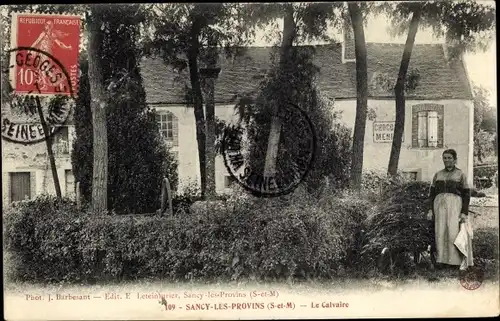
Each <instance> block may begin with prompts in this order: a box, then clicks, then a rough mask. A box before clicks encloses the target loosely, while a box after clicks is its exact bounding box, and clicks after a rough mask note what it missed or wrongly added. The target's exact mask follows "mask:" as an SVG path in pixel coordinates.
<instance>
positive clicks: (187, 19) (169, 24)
mask: <svg viewBox="0 0 500 321" xmlns="http://www.w3.org/2000/svg"><path fill="white" fill-rule="evenodd" d="M240 6H241V5H239V4H222V3H218V4H201V3H200V4H156V5H153V6H152V10H150V13H151V15H150V16H149V19H150V21H151V25H152V26H153V30H154V31H153V35H152V37H151V38H150V39H149V41H146V42H145V51H146V53H148V54H158V55H160V56H161V57H162V58H163V60H164V61H165V63H166V64H168V65H170V66H172V67H174V68H175V69H176V70H177V71H178V72H180V73H181V72H182V71H183V70H184V69H186V68H187V69H188V71H189V83H190V86H188V88H187V89H188V95H187V97H189V104H190V105H191V106H192V107H193V111H194V116H195V122H196V140H197V145H198V159H199V163H200V187H201V194H202V197H205V194H206V188H207V159H206V143H207V133H206V130H207V127H206V119H205V112H204V109H203V92H202V88H201V79H200V70H199V69H200V63H201V62H203V63H204V64H206V63H207V61H206V60H204V58H205V59H208V57H210V58H209V59H214V58H215V57H218V54H219V51H218V50H216V51H215V52H216V53H214V50H213V48H214V46H217V47H219V48H225V49H226V50H225V53H226V54H227V55H228V56H231V55H234V54H236V53H237V52H238V50H234V49H238V46H240V45H242V44H244V43H245V39H246V36H247V35H248V33H247V32H246V31H245V30H243V29H241V28H240V27H239V20H240V19H241V18H242V16H241V14H240V13H239V11H238V8H239V7H240ZM214 55H215V57H214ZM210 110H211V109H210ZM210 119H212V116H211V115H210ZM212 127H213V128H214V130H215V127H214V126H209V128H212ZM209 137H212V135H209ZM210 155H211V156H210V157H214V156H212V155H215V154H213V153H211V154H210ZM213 168H214V167H211V169H212V170H213ZM211 188H214V185H213V184H211ZM211 194H213V191H212V192H211Z"/></svg>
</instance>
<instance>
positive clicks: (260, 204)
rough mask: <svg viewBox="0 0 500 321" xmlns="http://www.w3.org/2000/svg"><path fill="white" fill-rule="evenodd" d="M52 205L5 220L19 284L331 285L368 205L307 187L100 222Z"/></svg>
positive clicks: (34, 205) (29, 207)
mask: <svg viewBox="0 0 500 321" xmlns="http://www.w3.org/2000/svg"><path fill="white" fill-rule="evenodd" d="M297 200H299V201H297ZM51 202H54V201H53V200H47V201H39V200H36V201H30V202H27V203H26V205H25V207H23V209H22V210H19V209H18V208H15V209H13V210H12V212H10V213H9V214H8V215H7V216H6V222H5V223H6V246H7V247H6V250H7V251H8V252H9V253H11V254H12V256H13V258H14V268H13V269H12V272H13V273H14V275H13V277H14V278H15V279H20V280H30V281H35V280H36V281H45V282H50V281H68V282H69V281H79V282H91V281H98V280H101V281H102V280H116V279H118V280H123V279H132V278H144V277H159V278H167V279H173V280H184V279H197V278H203V279H205V280H209V279H223V280H231V279H233V280H236V279H248V278H251V279H259V280H278V279H286V278H314V277H316V278H330V277H334V276H338V275H343V274H344V273H345V268H346V266H348V254H349V253H350V251H349V249H350V248H351V247H352V242H353V240H354V236H355V235H356V234H357V233H358V232H359V231H358V229H359V223H360V222H361V221H362V220H363V219H364V217H365V213H366V210H367V208H368V204H367V203H366V202H364V201H362V200H356V199H352V198H351V197H349V198H343V197H339V195H336V194H332V193H331V192H330V193H325V194H324V195H323V196H322V197H321V198H320V199H317V198H314V197H312V196H311V195H310V194H308V193H307V192H306V191H305V190H304V189H298V190H296V191H295V193H294V195H289V196H286V197H281V198H273V199H266V200H262V199H256V198H253V197H251V196H248V195H247V194H243V193H238V194H233V195H232V196H231V197H230V198H229V199H228V200H227V201H226V202H223V203H220V204H218V205H208V206H206V207H200V208H198V209H197V210H195V211H192V213H190V215H174V216H171V217H157V216H151V217H143V216H93V215H87V214H86V213H75V212H74V210H73V208H72V207H70V208H68V207H60V208H59V209H57V210H55V209H54V206H48V205H40V204H49V205H50V204H51ZM70 213H71V214H70ZM49 217H50V219H49V220H47V218H49ZM42 222H43V224H42Z"/></svg>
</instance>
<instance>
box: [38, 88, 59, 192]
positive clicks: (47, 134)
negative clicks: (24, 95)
mask: <svg viewBox="0 0 500 321" xmlns="http://www.w3.org/2000/svg"><path fill="white" fill-rule="evenodd" d="M35 100H36V109H37V111H38V116H39V117H40V124H41V125H42V128H43V134H44V135H45V144H46V145H47V154H48V155H49V162H50V169H51V170H52V178H53V180H54V188H55V190H56V196H57V198H62V194H61V184H60V183H59V176H58V175H57V167H56V159H55V157H54V152H53V151H52V146H53V142H54V137H53V136H52V135H50V131H49V126H47V122H45V118H44V117H43V113H42V104H41V103H40V97H38V96H35Z"/></svg>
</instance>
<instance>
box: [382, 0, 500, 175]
mask: <svg viewBox="0 0 500 321" xmlns="http://www.w3.org/2000/svg"><path fill="white" fill-rule="evenodd" d="M380 11H381V12H383V13H385V14H387V15H388V16H389V17H390V19H391V22H392V26H393V33H394V34H396V35H397V34H399V35H402V34H407V41H406V44H405V49H404V52H403V57H402V60H401V65H400V70H399V73H398V76H397V80H396V86H395V87H394V93H395V96H396V122H395V126H394V135H393V137H394V138H393V143H392V149H391V156H390V160H389V166H388V174H389V175H395V174H396V173H397V169H398V162H399V155H400V151H401V142H402V138H403V132H404V118H405V94H404V91H405V86H404V81H405V79H406V74H407V72H408V65H409V64H410V59H411V52H412V48H413V46H414V43H415V35H416V33H417V31H418V27H419V22H420V25H421V26H422V27H429V28H431V30H432V31H433V33H434V34H435V35H436V36H438V37H445V39H446V41H447V47H448V50H447V55H448V58H449V59H450V60H452V59H456V58H459V57H460V56H461V55H462V54H463V53H464V52H465V51H467V50H469V51H475V50H478V49H480V50H485V49H486V48H487V47H488V45H489V43H490V42H491V37H492V35H493V33H494V28H495V12H496V11H495V8H494V7H493V6H491V5H484V4H478V3H477V2H476V1H471V0H467V1H461V2H456V1H449V0H447V1H425V2H419V3H412V2H398V3H384V4H382V5H381V6H380V7H378V9H377V12H380ZM410 17H411V21H410V22H409V20H410Z"/></svg>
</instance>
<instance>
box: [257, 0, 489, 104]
mask: <svg viewBox="0 0 500 321" xmlns="http://www.w3.org/2000/svg"><path fill="white" fill-rule="evenodd" d="M478 2H481V1H478ZM490 3H491V2H490ZM388 26H389V25H388V23H387V20H386V19H384V17H377V18H371V19H369V20H368V25H367V26H366V27H365V29H364V31H365V38H366V41H367V42H383V43H405V42H406V36H401V37H397V38H392V37H391V36H390V35H389V33H388V32H387V30H386V28H387V27H388ZM280 28H281V25H280ZM268 32H272V29H267V30H262V31H259V32H258V34H257V36H256V40H255V42H254V44H253V45H254V46H269V45H272V43H269V42H268V41H266V40H265V39H262V37H263V36H264V35H265V34H266V33H268ZM329 35H330V36H334V37H338V35H334V34H333V32H331V33H330V34H329ZM337 39H338V38H337ZM443 42H444V41H443V40H442V39H437V38H435V37H434V36H433V35H432V32H430V31H429V30H422V29H420V30H419V31H418V32H417V36H416V38H415V43H419V44H424V43H443ZM311 44H313V43H311ZM464 60H465V64H466V68H467V72H468V75H469V79H470V81H471V82H472V83H473V84H477V85H480V86H482V87H484V88H486V89H487V90H489V91H490V97H489V100H490V104H491V105H492V106H493V107H495V108H496V107H497V106H496V104H497V99H496V95H497V90H496V88H497V85H496V70H497V68H496V43H495V42H494V41H493V42H492V44H491V45H490V47H489V49H488V50H487V51H486V52H478V53H467V54H465V55H464Z"/></svg>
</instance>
